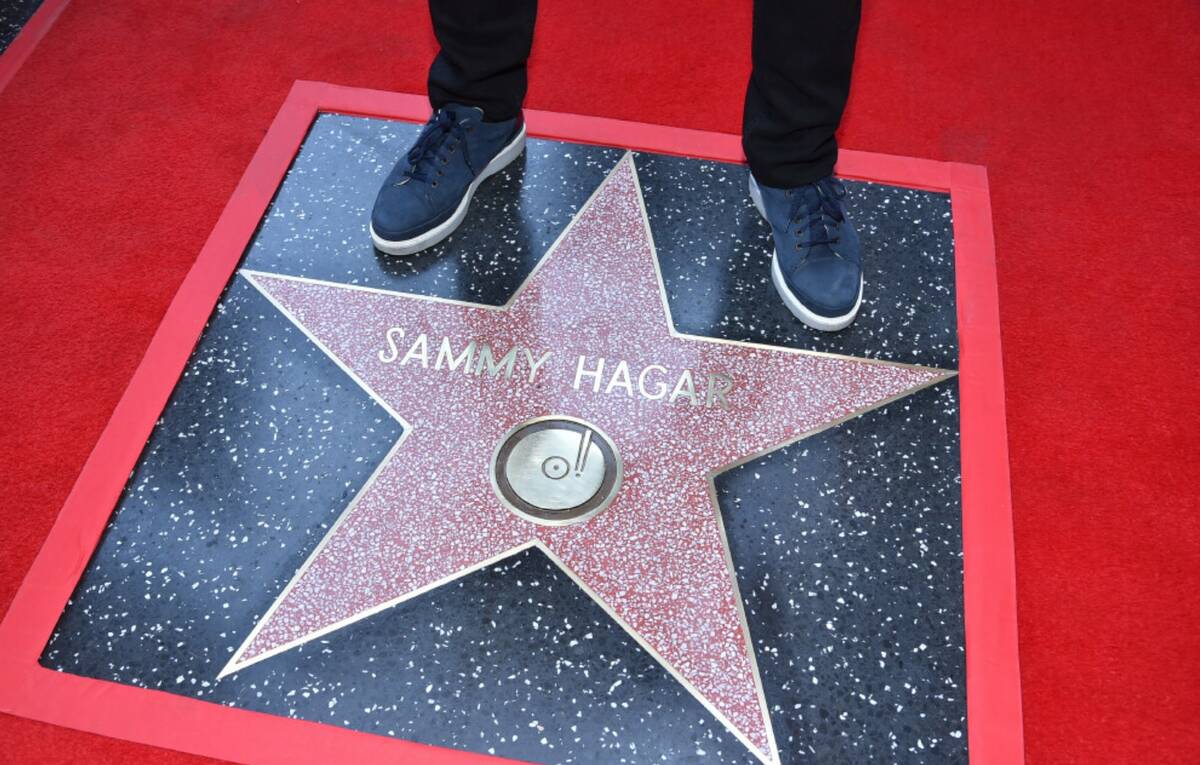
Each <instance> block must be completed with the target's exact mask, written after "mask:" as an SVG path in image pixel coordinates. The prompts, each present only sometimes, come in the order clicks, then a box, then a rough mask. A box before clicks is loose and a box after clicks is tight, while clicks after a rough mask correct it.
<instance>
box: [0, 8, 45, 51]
mask: <svg viewBox="0 0 1200 765" xmlns="http://www.w3.org/2000/svg"><path fill="white" fill-rule="evenodd" d="M41 4H42V0H0V53H3V52H4V49H5V48H7V47H8V46H9V45H10V44H11V43H12V41H13V40H15V39H16V38H17V35H19V34H20V33H21V30H22V29H23V28H24V27H25V24H26V23H27V22H28V21H29V19H30V17H32V16H33V14H34V13H36V12H37V9H38V6H40V5H41Z"/></svg>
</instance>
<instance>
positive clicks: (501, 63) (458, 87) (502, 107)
mask: <svg viewBox="0 0 1200 765" xmlns="http://www.w3.org/2000/svg"><path fill="white" fill-rule="evenodd" d="M429 15H430V17H431V18H432V20H433V32H434V35H435V36H436V37H437V40H438V43H439V44H440V45H441V50H440V51H439V52H438V55H437V58H435V59H434V60H433V64H432V65H431V66H430V67H429V101H430V103H431V104H432V105H433V108H434V109H435V110H437V109H441V108H442V107H443V106H445V105H447V104H451V103H454V104H463V105H465V106H477V107H479V108H480V109H482V110H483V115H484V120H485V121H487V122H503V121H506V120H510V119H513V118H515V117H516V116H517V115H518V114H519V113H520V111H521V104H522V102H523V101H524V100H525V88H526V83H527V77H526V73H525V62H526V60H527V59H528V58H529V49H530V46H531V45H532V44H533V25H534V20H535V19H536V17H537V0H501V1H500V2H497V0H430V1H429Z"/></svg>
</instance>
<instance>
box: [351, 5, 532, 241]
mask: <svg viewBox="0 0 1200 765" xmlns="http://www.w3.org/2000/svg"><path fill="white" fill-rule="evenodd" d="M429 15H430V16H431V17H432V19H433V30H434V33H435V34H436V36H437V39H438V42H440V43H441V46H442V48H441V50H440V51H439V52H438V55H437V58H436V59H434V61H433V64H432V65H431V66H430V67H429V101H430V104H431V105H432V106H433V115H432V116H431V117H430V118H429V122H427V123H426V124H425V127H424V128H423V129H422V130H421V133H420V135H419V136H418V137H417V140H416V142H414V143H413V145H412V147H411V148H410V149H409V150H408V151H407V152H406V153H405V154H404V156H402V157H401V158H400V161H398V162H397V163H396V165H395V167H393V168H392V171H391V173H389V174H388V176H387V178H385V179H384V181H383V185H382V186H380V188H379V193H378V194H376V196H375V205H374V206H373V207H372V208H371V226H370V232H371V241H373V242H374V243H375V247H376V248H377V249H378V250H380V251H381V252H384V253H387V254H389V255H411V254H413V253H416V252H420V251H422V250H424V249H426V248H428V247H432V246H433V245H435V244H437V243H438V242H440V241H442V240H443V239H445V238H446V237H448V236H450V234H451V233H453V232H454V230H455V229H456V228H458V226H459V225H460V224H461V223H462V222H463V220H464V219H465V217H466V214H467V208H468V206H469V205H470V204H471V198H472V196H474V194H475V189H476V188H477V187H478V186H479V184H480V183H482V182H483V181H484V180H485V179H487V178H488V177H489V176H492V175H495V174H496V173H498V172H500V171H501V170H503V169H504V168H505V167H506V166H507V165H508V164H509V163H510V162H512V161H513V160H515V159H516V158H517V157H518V156H520V154H521V151H522V150H523V149H524V148H525V121H524V120H523V119H521V104H522V102H523V101H524V100H525V85H526V76H525V62H526V59H528V58H529V48H530V45H531V44H532V42H533V23H534V19H535V17H536V16H537V0H502V1H501V2H496V0H430V2H429Z"/></svg>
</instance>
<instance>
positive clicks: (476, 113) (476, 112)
mask: <svg viewBox="0 0 1200 765" xmlns="http://www.w3.org/2000/svg"><path fill="white" fill-rule="evenodd" d="M441 110H442V111H444V112H450V113H451V114H453V115H454V118H455V120H457V122H458V123H459V124H460V125H461V124H462V123H464V122H466V121H467V120H470V119H474V120H477V121H479V122H482V121H483V109H480V108H479V107H478V106H467V105H465V104H446V105H445V106H443V107H442V109H441Z"/></svg>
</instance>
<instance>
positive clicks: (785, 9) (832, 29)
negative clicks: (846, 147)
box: [742, 0, 862, 188]
mask: <svg viewBox="0 0 1200 765" xmlns="http://www.w3.org/2000/svg"><path fill="white" fill-rule="evenodd" d="M861 11H862V2H861V0H755V2H754V32H753V38H752V42H751V54H750V55H751V61H752V64H753V72H752V74H751V75H750V84H749V85H748V86H747V88H746V107H745V114H744V118H743V126H742V146H743V148H744V150H745V152H746V159H747V160H748V161H749V163H750V169H751V171H752V172H753V173H754V177H755V178H756V179H757V180H758V182H759V183H761V184H764V185H766V186H774V187H776V188H792V187H795V186H801V185H804V184H806V183H812V182H813V181H816V180H818V179H821V178H824V177H826V176H828V175H830V174H831V173H832V172H833V165H834V163H835V162H836V161H837V140H836V139H835V138H834V131H836V130H837V127H838V123H839V122H840V121H841V119H842V111H843V110H844V109H845V107H846V97H847V96H848V95H849V93H850V70H851V68H852V67H853V64H854V45H855V42H856V40H857V38H858V20H859V16H860V15H861Z"/></svg>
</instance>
